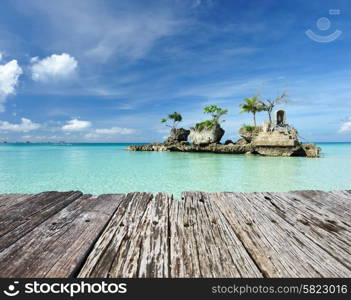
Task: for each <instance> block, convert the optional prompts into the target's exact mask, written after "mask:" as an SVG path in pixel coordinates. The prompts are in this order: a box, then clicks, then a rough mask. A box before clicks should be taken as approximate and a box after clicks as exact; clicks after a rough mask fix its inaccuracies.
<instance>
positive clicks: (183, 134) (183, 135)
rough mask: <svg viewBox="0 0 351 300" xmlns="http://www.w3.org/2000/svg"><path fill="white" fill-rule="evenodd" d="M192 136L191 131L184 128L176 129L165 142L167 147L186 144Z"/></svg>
mask: <svg viewBox="0 0 351 300" xmlns="http://www.w3.org/2000/svg"><path fill="white" fill-rule="evenodd" d="M189 134H190V130H187V129H184V128H178V129H176V128H174V129H172V130H171V135H170V136H169V137H168V138H167V139H166V140H165V142H164V144H165V145H173V144H177V143H180V142H186V141H187V140H188V136H189Z"/></svg>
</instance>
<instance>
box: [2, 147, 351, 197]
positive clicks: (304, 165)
mask: <svg viewBox="0 0 351 300" xmlns="http://www.w3.org/2000/svg"><path fill="white" fill-rule="evenodd" d="M127 145H128V144H72V145H53V144H1V145H0V193H38V192H42V191H47V190H58V191H66V190H80V191H82V192H84V193H92V194H100V193H125V192H132V191H147V192H167V193H174V194H175V196H176V197H177V198H178V197H179V195H180V192H181V191H189V190H202V191H289V190H298V189H299V190H300V189H321V190H332V189H334V190H335V189H351V143H320V144H318V145H319V146H320V147H322V157H321V158H317V159H308V158H299V157H291V158H283V157H278V158H277V157H260V156H245V155H231V154H210V153H175V152H171V153H158V152H129V151H126V150H125V148H126V146H127Z"/></svg>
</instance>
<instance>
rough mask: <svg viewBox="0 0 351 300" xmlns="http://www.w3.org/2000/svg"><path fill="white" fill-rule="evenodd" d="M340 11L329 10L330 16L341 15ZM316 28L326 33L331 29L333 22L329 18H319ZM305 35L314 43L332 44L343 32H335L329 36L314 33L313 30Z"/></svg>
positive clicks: (309, 30) (307, 31)
mask: <svg viewBox="0 0 351 300" xmlns="http://www.w3.org/2000/svg"><path fill="white" fill-rule="evenodd" d="M340 13H341V12H340V10H339V9H330V10H329V15H340ZM316 26H317V28H318V29H319V30H320V31H326V30H329V29H330V27H331V22H330V20H329V19H328V18H326V17H322V18H319V19H318V20H317V22H316ZM305 34H306V35H307V36H308V37H309V38H310V39H311V40H313V41H315V42H317V43H330V42H333V41H335V40H336V39H338V38H339V37H340V36H341V34H342V31H341V30H335V31H334V32H333V33H331V34H328V35H320V34H316V33H314V32H313V31H312V30H311V29H308V30H306V32H305Z"/></svg>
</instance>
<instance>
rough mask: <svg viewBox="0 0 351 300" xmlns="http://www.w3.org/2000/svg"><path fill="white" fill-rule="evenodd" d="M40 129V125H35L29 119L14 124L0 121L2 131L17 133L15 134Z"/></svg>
mask: <svg viewBox="0 0 351 300" xmlns="http://www.w3.org/2000/svg"><path fill="white" fill-rule="evenodd" d="M39 127H40V124H38V123H34V122H32V121H31V120H29V119H26V118H22V119H21V123H19V124H12V123H9V122H7V121H0V130H7V131H15V132H28V131H31V130H36V129H38V128H39Z"/></svg>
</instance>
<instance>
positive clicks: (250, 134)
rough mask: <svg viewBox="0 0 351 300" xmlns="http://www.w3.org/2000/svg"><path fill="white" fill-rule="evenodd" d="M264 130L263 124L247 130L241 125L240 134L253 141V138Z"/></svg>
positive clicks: (248, 141) (249, 141)
mask: <svg viewBox="0 0 351 300" xmlns="http://www.w3.org/2000/svg"><path fill="white" fill-rule="evenodd" d="M261 131H262V127H261V126H256V127H255V128H253V129H252V130H247V129H246V128H245V127H241V128H240V130H239V135H240V136H241V137H242V138H243V139H244V140H245V141H246V142H247V143H251V142H252V140H253V139H254V138H255V137H256V136H257V135H258V134H259V133H260V132H261Z"/></svg>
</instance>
